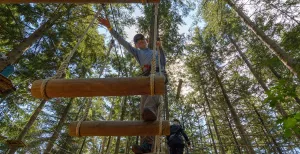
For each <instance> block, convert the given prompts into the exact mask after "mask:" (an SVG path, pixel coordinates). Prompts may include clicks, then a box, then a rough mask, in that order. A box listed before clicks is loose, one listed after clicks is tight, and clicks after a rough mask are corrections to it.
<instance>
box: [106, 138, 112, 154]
mask: <svg viewBox="0 0 300 154" xmlns="http://www.w3.org/2000/svg"><path fill="white" fill-rule="evenodd" d="M111 140H112V138H111V136H109V137H108V142H107V145H106V151H105V153H106V154H110V148H111V146H110V144H111Z"/></svg>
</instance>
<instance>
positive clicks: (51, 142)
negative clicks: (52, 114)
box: [44, 98, 74, 154]
mask: <svg viewBox="0 0 300 154" xmlns="http://www.w3.org/2000/svg"><path fill="white" fill-rule="evenodd" d="M73 100H74V98H71V99H70V101H69V103H68V104H67V106H66V107H65V109H64V110H63V113H62V115H61V118H60V120H59V122H58V124H57V126H56V128H55V129H54V132H53V134H52V136H51V137H50V139H49V142H48V144H47V146H46V149H45V151H44V153H45V154H48V153H51V149H52V147H53V145H54V142H55V141H56V139H57V138H58V135H59V132H60V131H61V129H62V127H63V124H64V123H65V121H66V119H67V115H68V113H69V110H70V109H71V106H72V103H73Z"/></svg>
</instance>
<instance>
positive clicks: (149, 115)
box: [98, 18, 167, 154]
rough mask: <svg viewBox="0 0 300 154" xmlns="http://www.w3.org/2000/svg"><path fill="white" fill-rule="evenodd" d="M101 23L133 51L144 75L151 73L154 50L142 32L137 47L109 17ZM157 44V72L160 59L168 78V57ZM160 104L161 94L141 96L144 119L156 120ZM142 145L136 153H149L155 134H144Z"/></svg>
mask: <svg viewBox="0 0 300 154" xmlns="http://www.w3.org/2000/svg"><path fill="white" fill-rule="evenodd" d="M98 20H99V23H100V24H101V25H103V26H105V27H106V28H107V29H108V30H109V32H110V33H111V35H112V36H113V37H114V38H115V39H116V40H118V42H119V43H120V44H121V45H122V46H123V47H124V48H125V49H126V50H127V51H128V52H129V53H131V54H132V55H133V56H134V58H135V59H136V60H137V62H138V63H139V65H140V67H141V69H142V71H143V73H142V75H143V76H148V75H150V70H151V60H152V55H153V51H152V50H151V49H149V48H148V42H147V41H146V38H145V36H144V35H142V34H136V35H135V36H134V38H133V42H134V45H135V47H133V46H132V45H131V44H130V43H129V42H127V41H126V40H124V38H123V37H122V36H120V35H119V34H118V33H117V32H116V31H115V30H114V29H113V28H112V27H111V25H110V22H109V20H108V19H103V18H99V19H98ZM156 45H157V46H158V47H159V49H160V50H159V52H160V59H158V54H157V53H156V55H155V57H156V68H155V70H156V72H159V68H158V67H159V61H160V63H161V71H162V72H163V74H164V75H165V78H166V72H165V66H166V57H165V54H164V52H163V50H162V47H161V44H160V41H158V42H157V43H156ZM166 81H167V80H166ZM159 105H160V100H159V96H157V95H155V96H150V95H142V96H141V104H140V112H141V117H142V119H143V120H144V121H155V120H156V119H157V110H158V107H159ZM141 138H142V140H141V145H134V146H133V147H132V151H133V152H134V153H135V154H142V153H148V152H151V151H153V146H152V145H154V137H153V136H144V137H141Z"/></svg>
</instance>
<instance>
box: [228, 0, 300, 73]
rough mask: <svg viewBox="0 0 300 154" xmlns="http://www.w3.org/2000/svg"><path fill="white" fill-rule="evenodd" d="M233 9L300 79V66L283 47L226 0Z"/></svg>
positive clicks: (229, 0)
mask: <svg viewBox="0 0 300 154" xmlns="http://www.w3.org/2000/svg"><path fill="white" fill-rule="evenodd" d="M224 1H225V2H226V3H227V4H228V5H229V6H230V7H231V8H232V9H234V10H235V11H236V13H237V14H238V16H239V17H240V18H241V19H242V20H243V21H244V23H245V24H246V25H247V26H248V28H249V29H251V30H252V31H253V32H254V33H255V35H257V37H258V38H259V39H260V40H261V41H262V42H263V43H264V44H265V45H266V46H267V47H268V48H269V49H270V50H271V51H273V52H274V54H275V55H276V56H277V57H278V58H279V59H280V60H281V62H282V63H283V64H284V65H285V66H286V67H287V68H288V69H289V70H290V71H291V72H292V73H293V74H294V75H296V76H297V77H298V79H300V66H299V64H298V63H297V61H296V60H295V59H293V58H292V57H291V56H290V55H289V54H288V53H287V52H286V51H285V50H284V49H283V48H281V47H280V46H279V45H278V44H277V43H276V42H275V41H274V40H272V39H271V38H270V37H268V36H267V35H266V34H265V33H264V32H263V31H262V30H261V29H259V28H258V27H257V26H256V25H255V24H254V23H253V22H252V21H251V19H250V18H249V17H248V16H247V15H246V14H245V13H244V12H243V11H242V10H241V9H240V8H239V7H237V6H236V5H235V4H234V3H233V2H232V1H231V0H224Z"/></svg>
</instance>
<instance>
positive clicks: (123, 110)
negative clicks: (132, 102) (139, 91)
mask: <svg viewBox="0 0 300 154" xmlns="http://www.w3.org/2000/svg"><path fill="white" fill-rule="evenodd" d="M126 103H127V97H126V96H125V97H123V103H122V112H121V118H120V120H121V121H123V120H124V117H125V112H126ZM120 139H121V137H120V136H118V137H117V141H116V148H115V154H118V153H119V149H120Z"/></svg>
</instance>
